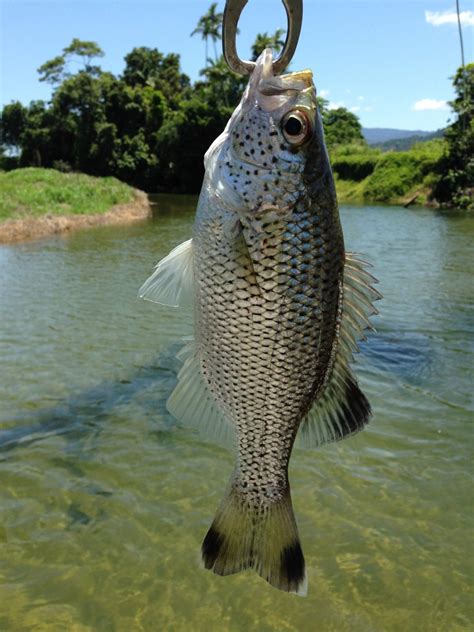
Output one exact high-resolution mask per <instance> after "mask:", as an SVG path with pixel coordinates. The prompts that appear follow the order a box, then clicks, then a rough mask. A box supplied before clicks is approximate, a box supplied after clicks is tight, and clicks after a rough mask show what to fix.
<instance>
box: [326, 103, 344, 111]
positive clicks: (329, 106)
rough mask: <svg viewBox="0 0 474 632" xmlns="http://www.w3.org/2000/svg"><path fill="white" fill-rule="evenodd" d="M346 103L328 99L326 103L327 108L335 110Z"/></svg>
mask: <svg viewBox="0 0 474 632" xmlns="http://www.w3.org/2000/svg"><path fill="white" fill-rule="evenodd" d="M345 107H346V104H345V103H344V101H330V103H329V105H328V110H337V108H345Z"/></svg>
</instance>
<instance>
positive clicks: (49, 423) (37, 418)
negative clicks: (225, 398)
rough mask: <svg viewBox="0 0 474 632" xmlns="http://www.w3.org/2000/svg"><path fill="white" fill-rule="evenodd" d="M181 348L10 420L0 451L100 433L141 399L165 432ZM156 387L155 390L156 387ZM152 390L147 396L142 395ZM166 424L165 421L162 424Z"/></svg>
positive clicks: (0, 432)
mask: <svg viewBox="0 0 474 632" xmlns="http://www.w3.org/2000/svg"><path fill="white" fill-rule="evenodd" d="M181 346H182V345H181V344H175V345H173V346H172V347H171V348H170V349H169V350H168V351H166V352H163V353H161V354H160V355H159V356H158V358H157V359H156V361H154V362H152V363H150V364H149V365H147V366H143V367H140V368H139V369H138V370H137V371H135V373H133V374H132V375H130V376H128V377H127V378H123V379H119V380H106V381H103V382H100V383H99V384H97V385H96V386H94V387H92V388H90V389H87V390H84V391H82V392H80V393H78V394H76V395H72V396H71V397H70V398H68V399H67V400H66V401H64V403H62V404H60V405H58V406H54V407H51V408H45V409H42V410H39V411H34V412H31V413H25V414H22V415H18V416H17V417H14V418H12V421H14V422H16V423H17V426H16V427H14V428H8V429H6V430H0V451H9V450H12V449H13V448H16V447H19V446H27V445H30V444H31V443H34V442H37V441H41V440H44V439H46V438H47V437H50V436H52V435H54V436H59V435H66V436H67V438H68V440H69V441H70V442H75V441H77V440H80V439H82V438H84V437H85V436H90V435H92V436H94V435H97V434H99V433H100V431H101V429H102V428H103V427H104V425H105V424H106V422H107V420H108V419H110V418H111V417H112V416H113V414H114V413H116V412H117V410H118V409H119V408H121V407H123V406H126V405H127V404H129V403H130V402H131V401H132V400H135V399H136V398H137V395H139V394H145V397H141V399H140V405H141V406H142V407H144V408H145V409H146V411H147V412H148V411H149V414H150V415H154V416H156V415H157V414H161V415H162V416H163V417H164V419H165V423H166V424H167V426H166V428H164V429H167V428H168V427H170V428H171V427H172V426H173V424H174V422H173V420H172V418H171V416H170V415H169V414H168V413H167V411H166V399H167V397H168V394H169V393H170V392H171V390H172V389H173V387H174V385H175V383H176V374H177V370H178V368H179V365H178V362H177V360H176V358H175V356H176V353H177V351H178V349H180V348H181ZM157 385H159V388H156V386H157ZM152 387H155V388H153V389H152V392H151V393H150V394H149V395H148V396H147V395H146V391H147V390H148V389H151V388H152ZM166 420H167V421H166Z"/></svg>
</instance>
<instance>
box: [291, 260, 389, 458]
mask: <svg viewBox="0 0 474 632" xmlns="http://www.w3.org/2000/svg"><path fill="white" fill-rule="evenodd" d="M366 265H367V264H365V263H364V262H362V261H361V260H360V259H358V258H357V257H356V256H355V255H353V254H351V253H346V261H345V265H344V282H343V293H342V296H343V298H342V311H341V322H340V329H339V339H338V346H337V351H336V359H335V361H334V366H333V369H332V372H331V375H330V378H329V380H328V382H327V384H326V387H325V389H324V391H323V393H322V394H321V396H320V397H318V399H317V400H316V402H315V403H314V405H313V407H312V408H311V409H310V410H309V412H308V414H307V415H306V417H305V419H304V420H303V421H302V423H301V426H300V431H299V433H298V443H299V444H300V445H301V446H303V447H317V446H320V445H323V444H325V443H329V442H332V441H338V440H339V439H343V438H345V437H347V436H350V435H351V434H355V433H356V432H358V431H359V430H361V429H362V428H363V427H364V426H365V425H366V423H367V422H368V421H369V418H370V415H371V409H370V404H369V402H368V401H367V398H366V397H365V395H364V394H363V393H362V391H361V390H360V388H359V385H358V384H357V380H356V378H355V377H354V375H353V373H352V371H351V369H350V366H349V365H350V363H351V361H352V360H353V354H354V353H355V352H357V351H358V347H357V341H358V340H361V339H363V338H365V336H364V330H365V329H369V328H372V326H371V324H370V321H369V318H370V316H371V315H372V314H377V313H378V312H377V310H376V309H375V307H374V306H373V301H375V300H377V299H380V298H381V297H382V295H381V294H380V293H379V292H378V291H377V290H376V289H375V288H374V287H373V286H372V283H376V279H374V277H373V276H372V275H371V274H369V273H368V272H367V270H366V269H365V266H366Z"/></svg>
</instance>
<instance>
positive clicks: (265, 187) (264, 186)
mask: <svg viewBox="0 0 474 632" xmlns="http://www.w3.org/2000/svg"><path fill="white" fill-rule="evenodd" d="M263 190H264V191H268V184H267V183H266V182H265V184H264V185H263Z"/></svg>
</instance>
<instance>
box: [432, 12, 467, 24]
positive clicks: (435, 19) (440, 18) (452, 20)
mask: <svg viewBox="0 0 474 632" xmlns="http://www.w3.org/2000/svg"><path fill="white" fill-rule="evenodd" d="M459 16H460V18H461V24H463V25H464V26H474V11H461V12H460V14H459ZM425 19H426V21H427V22H428V24H432V25H433V26H442V25H443V24H457V23H458V16H457V13H456V11H454V10H452V9H448V11H425Z"/></svg>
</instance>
